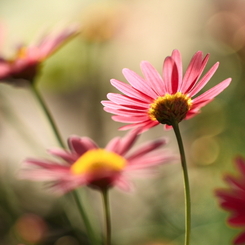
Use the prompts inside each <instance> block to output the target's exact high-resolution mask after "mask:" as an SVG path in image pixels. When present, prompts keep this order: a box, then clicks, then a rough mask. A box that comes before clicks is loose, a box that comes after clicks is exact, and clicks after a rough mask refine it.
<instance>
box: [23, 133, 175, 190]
mask: <svg viewBox="0 0 245 245" xmlns="http://www.w3.org/2000/svg"><path fill="white" fill-rule="evenodd" d="M138 132H139V130H132V131H130V132H129V133H128V134H127V135H126V136H125V137H124V138H120V137H116V138H114V139H112V140H111V141H110V142H109V143H108V144H107V146H106V147H105V148H104V149H101V148H99V147H98V146H97V145H96V144H95V143H94V142H93V141H92V140H91V139H90V138H87V137H82V138H80V137H78V136H71V137H70V138H69V139H68V145H69V148H70V150H69V151H66V150H63V149H52V150H50V151H49V152H50V153H51V154H52V155H54V156H56V157H59V158H61V159H62V160H63V163H60V162H59V163H58V162H54V161H49V160H38V159H27V160H26V161H25V162H24V166H23V168H22V169H21V170H20V177H21V178H24V179H29V180H35V181H50V182H52V185H51V188H53V189H54V190H55V191H57V192H60V193H65V192H68V191H71V190H73V189H75V188H78V187H79V186H84V185H88V186H90V187H93V188H96V189H104V188H109V187H113V186H117V187H119V188H121V189H123V190H130V189H131V187H132V186H131V183H130V181H129V180H128V175H129V174H139V175H141V176H144V174H149V173H151V171H150V169H151V168H153V169H154V167H156V166H158V165H160V164H162V163H166V162H168V161H170V160H172V159H174V157H173V156H172V155H171V154H170V153H168V152H163V151H160V152H159V151H156V150H157V149H158V148H159V147H160V146H163V145H165V144H166V140H165V139H158V140H155V141H151V142H148V143H147V144H145V145H143V146H141V147H140V148H139V149H138V150H136V151H134V152H132V153H131V154H128V151H129V150H130V149H131V147H132V146H133V144H134V143H135V141H136V139H137V137H138ZM153 169H152V170H153ZM145 170H147V171H146V172H145Z"/></svg>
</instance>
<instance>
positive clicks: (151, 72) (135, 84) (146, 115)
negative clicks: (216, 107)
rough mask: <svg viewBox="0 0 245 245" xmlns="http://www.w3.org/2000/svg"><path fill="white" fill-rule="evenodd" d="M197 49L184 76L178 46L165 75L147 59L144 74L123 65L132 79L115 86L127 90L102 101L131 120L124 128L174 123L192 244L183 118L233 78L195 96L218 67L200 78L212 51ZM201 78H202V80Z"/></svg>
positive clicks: (117, 114) (117, 118)
mask: <svg viewBox="0 0 245 245" xmlns="http://www.w3.org/2000/svg"><path fill="white" fill-rule="evenodd" d="M202 56H203V54H202V52H200V51H199V52H197V53H196V54H195V55H194V56H193V58H192V60H191V61H190V64H189V66H188V68H187V70H186V72H185V74H184V76H183V74H182V60H181V55H180V52H179V51H178V50H174V51H173V53H172V55H171V56H168V57H167V58H166V59H165V60H164V64H163V71H162V75H163V76H161V75H160V74H159V73H158V72H157V71H156V70H155V68H154V67H153V66H152V65H151V64H150V63H149V62H147V61H143V62H142V63H141V70H142V73H143V75H144V78H142V77H141V76H139V75H138V74H136V73H135V72H133V71H131V70H129V69H123V75H124V76H125V78H126V79H127V81H128V82H129V84H125V83H123V82H120V81H118V80H115V79H112V80H111V83H112V85H113V86H114V87H116V88H117V89H118V90H120V91H121V92H122V93H124V94H115V93H109V94H108V95H107V98H108V99H109V101H102V104H103V105H104V110H105V111H107V112H110V113H113V114H115V115H114V116H112V119H113V120H115V121H118V122H123V123H129V125H126V126H123V127H121V129H130V128H138V129H140V130H141V132H143V131H146V130H148V129H150V128H152V127H154V126H156V125H158V124H164V125H165V127H166V128H169V127H173V129H174V132H175V135H176V138H177V142H178V146H179V151H180V158H181V165H182V170H183V179H184V190H185V203H186V205H185V214H186V222H185V228H186V230H185V245H189V244H190V230H191V198H190V187H189V177H188V171H187V164H186V159H185V151H184V146H183V142H182V138H181V134H180V130H179V125H178V124H179V122H181V121H182V120H184V119H189V118H191V117H193V116H195V115H196V114H197V113H199V111H200V109H201V108H202V107H203V106H204V105H206V104H208V103H209V102H210V101H211V100H213V98H214V97H215V96H216V95H218V94H219V93H221V92H222V91H223V90H224V89H225V88H226V87H227V86H228V85H229V84H230V82H231V79H230V78H228V79H226V80H224V81H223V82H221V83H219V84H218V85H216V86H214V87H213V88H211V89H209V90H208V91H206V92H205V93H203V94H201V95H199V96H197V97H194V96H195V95H196V94H197V93H198V92H200V90H201V89H202V88H203V87H204V86H205V85H206V84H207V82H208V81H209V80H210V78H211V77H212V76H213V75H214V73H215V71H216V70H217V68H218V66H219V63H216V64H214V65H213V66H212V67H211V68H210V70H209V71H208V72H207V73H206V74H205V75H204V76H203V77H202V78H201V79H200V77H201V75H202V73H203V70H204V68H205V66H206V64H207V62H208V58H209V55H206V56H205V57H204V58H202ZM199 79H200V80H199Z"/></svg>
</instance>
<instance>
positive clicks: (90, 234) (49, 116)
mask: <svg viewBox="0 0 245 245" xmlns="http://www.w3.org/2000/svg"><path fill="white" fill-rule="evenodd" d="M32 84H33V83H32ZM31 90H32V92H33V94H34V95H35V97H36V98H37V100H38V102H39V104H40V106H41V107H42V109H43V112H44V114H45V115H46V117H47V119H48V122H49V123H50V126H51V128H52V130H53V133H54V135H55V137H56V139H57V142H58V143H59V145H60V146H61V147H62V148H63V149H65V148H66V146H65V144H64V142H63V140H62V138H61V135H60V133H59V130H58V128H57V126H56V123H55V121H54V119H53V117H52V114H51V112H50V111H49V109H48V106H47V105H46V103H45V101H44V99H43V97H42V95H41V93H40V92H39V90H38V89H37V88H36V86H35V85H31ZM72 193H73V195H74V198H75V200H76V204H77V206H78V208H79V211H80V214H81V216H82V219H83V221H84V225H85V227H86V230H87V232H88V237H89V239H90V241H91V243H92V244H93V245H94V244H96V242H95V236H94V235H93V230H92V228H91V225H90V223H89V219H88V217H87V215H86V212H85V211H84V208H83V205H82V203H81V201H80V199H79V197H78V193H77V190H74V191H73V192H72Z"/></svg>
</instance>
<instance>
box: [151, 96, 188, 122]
mask: <svg viewBox="0 0 245 245" xmlns="http://www.w3.org/2000/svg"><path fill="white" fill-rule="evenodd" d="M191 106H192V99H191V98H190V97H189V96H188V95H187V94H182V93H181V92H177V93H176V94H165V95H164V96H163V97H158V98H157V99H155V101H154V102H153V103H152V104H150V108H149V110H148V114H149V117H150V119H151V120H153V121H156V120H157V121H158V122H159V123H162V124H168V125H172V124H173V122H174V121H175V122H177V123H179V122H180V121H182V120H183V119H184V118H185V117H186V114H187V112H188V111H189V110H190V108H191Z"/></svg>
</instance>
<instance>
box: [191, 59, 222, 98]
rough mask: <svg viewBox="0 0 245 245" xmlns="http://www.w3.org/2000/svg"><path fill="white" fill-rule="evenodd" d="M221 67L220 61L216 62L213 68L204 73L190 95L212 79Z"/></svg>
mask: <svg viewBox="0 0 245 245" xmlns="http://www.w3.org/2000/svg"><path fill="white" fill-rule="evenodd" d="M218 67H219V62H217V63H215V64H214V65H213V66H212V68H211V69H210V70H209V71H208V72H207V73H206V74H205V75H204V77H203V78H202V79H201V80H200V81H199V82H198V83H197V84H196V86H195V87H194V88H193V89H192V90H191V91H190V92H189V96H190V97H192V96H194V95H196V94H197V93H198V92H199V91H200V90H201V89H202V88H203V87H204V86H205V85H206V84H207V83H208V81H209V80H210V78H211V77H212V76H213V75H214V73H215V72H216V70H217V69H218Z"/></svg>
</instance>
